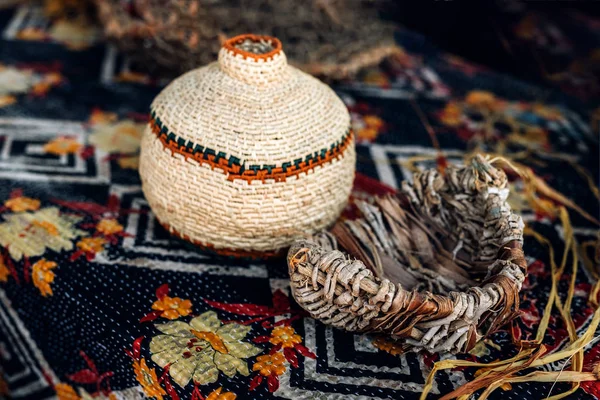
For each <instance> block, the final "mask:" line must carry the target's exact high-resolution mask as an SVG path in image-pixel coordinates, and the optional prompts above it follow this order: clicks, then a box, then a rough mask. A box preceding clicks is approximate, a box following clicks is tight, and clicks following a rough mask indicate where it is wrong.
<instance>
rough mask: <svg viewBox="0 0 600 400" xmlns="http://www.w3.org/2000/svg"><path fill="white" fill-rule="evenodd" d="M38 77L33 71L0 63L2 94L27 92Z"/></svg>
mask: <svg viewBox="0 0 600 400" xmlns="http://www.w3.org/2000/svg"><path fill="white" fill-rule="evenodd" d="M36 79H37V77H36V76H35V75H34V74H33V72H32V71H29V70H20V69H17V68H14V67H11V66H4V65H1V64H0V96H6V95H16V94H22V93H27V92H28V91H29V89H30V88H31V86H32V85H33V83H34V82H35V81H36Z"/></svg>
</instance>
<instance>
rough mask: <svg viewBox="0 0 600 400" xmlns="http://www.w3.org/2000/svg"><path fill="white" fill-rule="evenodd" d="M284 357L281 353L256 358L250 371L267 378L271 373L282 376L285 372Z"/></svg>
mask: <svg viewBox="0 0 600 400" xmlns="http://www.w3.org/2000/svg"><path fill="white" fill-rule="evenodd" d="M284 363H285V356H284V355H283V354H282V353H279V352H277V353H275V354H265V355H264V356H260V357H256V362H255V363H254V365H253V366H252V371H259V372H260V374H261V375H263V376H269V375H271V374H272V373H275V374H276V375H282V374H283V373H284V372H285V364H284Z"/></svg>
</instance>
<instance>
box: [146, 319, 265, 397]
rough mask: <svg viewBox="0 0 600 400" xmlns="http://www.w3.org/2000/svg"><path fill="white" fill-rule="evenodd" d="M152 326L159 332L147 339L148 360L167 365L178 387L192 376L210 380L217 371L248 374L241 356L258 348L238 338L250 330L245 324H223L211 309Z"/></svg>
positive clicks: (198, 381)
mask: <svg viewBox="0 0 600 400" xmlns="http://www.w3.org/2000/svg"><path fill="white" fill-rule="evenodd" d="M155 326H156V328H157V329H158V330H159V331H161V332H162V334H161V335H158V336H155V337H153V338H152V341H151V342H150V352H151V353H152V361H154V362H155V363H156V364H158V365H160V366H161V367H163V368H164V367H165V366H166V365H170V367H169V375H171V378H173V381H174V382H175V383H177V384H178V385H179V386H181V387H184V386H186V385H187V384H188V383H189V382H190V380H192V379H193V380H194V382H197V383H199V384H200V385H206V384H208V383H214V382H216V381H217V379H218V378H219V371H220V372H223V373H224V374H225V375H227V376H228V377H230V378H233V377H234V376H235V375H236V374H237V373H240V374H241V375H244V376H248V375H249V374H250V371H249V370H248V364H247V363H246V361H245V360H244V359H246V358H249V357H253V356H255V355H257V354H259V353H260V352H261V351H262V349H261V348H259V347H256V346H254V345H253V344H252V343H248V342H244V341H242V339H244V338H245V337H246V335H247V334H248V332H250V329H251V328H250V327H249V326H245V325H240V324H237V323H233V322H232V323H229V324H225V325H223V323H222V322H221V321H220V320H219V318H217V313H215V312H214V311H207V312H205V313H202V314H200V315H199V316H197V317H195V318H193V319H192V320H191V321H190V322H189V324H188V323H185V322H183V321H173V322H168V323H166V324H156V325H155Z"/></svg>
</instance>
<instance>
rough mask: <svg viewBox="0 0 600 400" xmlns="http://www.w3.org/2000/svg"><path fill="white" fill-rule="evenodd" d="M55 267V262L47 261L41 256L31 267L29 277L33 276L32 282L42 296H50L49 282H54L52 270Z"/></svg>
mask: <svg viewBox="0 0 600 400" xmlns="http://www.w3.org/2000/svg"><path fill="white" fill-rule="evenodd" d="M54 268H56V263H55V262H53V261H48V260H46V259H45V258H42V259H41V260H39V261H38V262H36V263H35V264H33V267H32V269H31V277H32V278H33V284H34V286H35V287H36V288H38V289H39V291H40V293H41V294H42V296H44V297H46V296H52V288H51V287H50V284H51V283H52V282H54V272H52V270H53V269H54Z"/></svg>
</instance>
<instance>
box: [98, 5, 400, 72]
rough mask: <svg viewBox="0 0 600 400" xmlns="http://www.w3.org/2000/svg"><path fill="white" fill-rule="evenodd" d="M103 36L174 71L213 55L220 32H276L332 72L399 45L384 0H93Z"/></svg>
mask: <svg viewBox="0 0 600 400" xmlns="http://www.w3.org/2000/svg"><path fill="white" fill-rule="evenodd" d="M95 2H96V4H97V6H98V15H99V18H100V20H101V21H102V23H103V25H104V31H105V34H106V36H107V37H108V38H109V39H111V40H112V41H113V42H114V43H116V44H117V45H118V46H119V47H120V48H121V49H122V50H124V51H125V52H126V53H128V54H129V55H130V56H131V57H132V58H133V59H134V61H138V62H139V64H140V65H145V66H146V67H151V66H156V67H159V68H161V69H162V70H163V71H162V72H171V73H173V74H175V75H177V74H180V73H183V72H185V71H187V70H190V69H192V68H195V67H198V66H201V65H204V64H207V63H209V62H212V61H214V60H215V59H216V56H217V53H218V51H219V47H220V46H219V40H218V39H221V41H223V40H224V39H226V38H230V37H233V36H236V35H240V34H242V33H246V32H255V33H259V34H263V35H272V36H277V37H279V38H280V39H281V41H282V42H283V43H284V45H285V47H286V52H287V54H288V56H289V57H290V60H291V62H292V64H293V65H295V66H296V67H299V68H300V69H303V70H304V71H306V72H308V73H311V74H313V75H320V76H327V77H331V78H334V79H338V78H343V77H346V76H348V75H352V74H354V73H356V72H357V71H358V70H360V69H361V68H364V67H367V66H371V65H375V64H378V63H379V62H381V61H382V60H383V59H385V58H387V57H390V56H393V55H395V54H399V53H400V49H399V48H398V47H397V46H396V45H395V43H394V38H393V31H394V27H393V25H391V24H389V23H386V22H383V21H382V20H381V19H380V18H379V17H378V11H377V7H376V4H375V3H379V2H381V0H377V1H376V0H309V1H293V0H223V1H211V0H168V1H162V0H132V1H130V2H127V3H126V4H127V6H125V5H124V2H123V1H118V0H95Z"/></svg>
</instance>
